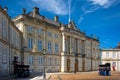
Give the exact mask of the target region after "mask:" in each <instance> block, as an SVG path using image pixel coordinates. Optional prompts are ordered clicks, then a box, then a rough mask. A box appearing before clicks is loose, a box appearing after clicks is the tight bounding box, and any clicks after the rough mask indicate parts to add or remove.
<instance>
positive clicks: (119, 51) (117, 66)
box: [101, 45, 120, 71]
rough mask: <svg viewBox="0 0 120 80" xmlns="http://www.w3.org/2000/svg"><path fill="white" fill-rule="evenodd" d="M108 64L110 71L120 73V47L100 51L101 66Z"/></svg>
mask: <svg viewBox="0 0 120 80" xmlns="http://www.w3.org/2000/svg"><path fill="white" fill-rule="evenodd" d="M105 63H110V64H111V70H112V71H120V45H118V46H117V47H116V48H114V49H112V48H110V49H101V64H105Z"/></svg>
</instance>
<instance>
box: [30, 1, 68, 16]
mask: <svg viewBox="0 0 120 80" xmlns="http://www.w3.org/2000/svg"><path fill="white" fill-rule="evenodd" d="M32 1H33V2H34V3H36V4H37V5H38V6H39V7H40V8H41V9H42V10H46V11H49V12H52V13H54V14H58V15H67V14H68V3H65V1H64V0H32Z"/></svg>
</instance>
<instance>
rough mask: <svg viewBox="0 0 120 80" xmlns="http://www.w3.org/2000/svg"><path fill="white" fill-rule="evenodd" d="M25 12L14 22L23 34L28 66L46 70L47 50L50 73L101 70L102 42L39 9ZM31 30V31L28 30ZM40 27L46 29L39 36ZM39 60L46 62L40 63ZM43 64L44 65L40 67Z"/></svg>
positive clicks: (71, 23) (48, 70) (32, 68)
mask: <svg viewBox="0 0 120 80" xmlns="http://www.w3.org/2000/svg"><path fill="white" fill-rule="evenodd" d="M25 12H26V11H25V9H24V11H23V14H22V15H19V16H18V17H16V18H14V22H15V24H16V26H17V27H18V29H19V30H20V31H22V33H23V39H24V42H23V43H24V46H26V48H25V49H24V64H28V65H30V68H31V70H33V71H38V72H40V71H41V72H42V71H43V51H42V50H43V49H46V71H47V72H73V71H91V70H97V68H98V65H99V62H100V58H99V40H97V39H95V38H91V37H87V36H86V35H85V33H83V32H81V31H80V30H77V29H76V26H75V24H74V22H72V21H71V22H70V23H69V24H68V25H64V24H62V23H60V22H59V20H58V16H55V19H54V21H53V20H50V19H48V18H46V17H45V16H41V15H40V13H39V9H38V8H37V7H35V8H34V9H33V11H31V12H30V13H28V14H26V13H25ZM28 27H31V28H30V29H27V28H28ZM39 28H40V29H42V32H41V34H39V33H37V31H38V30H39ZM28 30H29V31H28ZM29 37H30V38H31V43H32V45H31V46H32V47H31V49H29V46H30V45H29V43H30V42H28V39H29ZM39 39H40V40H41V41H42V46H41V49H40V50H38V44H39V43H38V42H37V41H38V40H39ZM55 44H56V48H55V46H54V45H55ZM56 49H58V50H57V52H56V51H55V50H56ZM30 56H32V57H31V60H30V59H29V57H30ZM39 57H41V58H42V59H41V60H39ZM30 61H31V63H29V62H30ZM39 62H41V63H42V64H41V65H39Z"/></svg>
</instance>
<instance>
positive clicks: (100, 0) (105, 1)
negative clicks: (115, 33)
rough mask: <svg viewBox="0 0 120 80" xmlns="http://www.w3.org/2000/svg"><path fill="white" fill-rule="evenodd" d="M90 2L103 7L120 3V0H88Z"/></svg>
mask: <svg viewBox="0 0 120 80" xmlns="http://www.w3.org/2000/svg"><path fill="white" fill-rule="evenodd" d="M88 2H90V3H92V4H93V5H99V6H101V7H103V8H109V7H111V6H114V5H117V4H116V3H120V1H119V0H88Z"/></svg>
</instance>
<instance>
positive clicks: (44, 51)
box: [43, 49, 46, 80]
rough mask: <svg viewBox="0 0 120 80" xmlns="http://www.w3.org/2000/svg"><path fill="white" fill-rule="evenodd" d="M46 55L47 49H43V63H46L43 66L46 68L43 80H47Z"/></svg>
mask: <svg viewBox="0 0 120 80" xmlns="http://www.w3.org/2000/svg"><path fill="white" fill-rule="evenodd" d="M45 55H46V49H43V59H44V60H43V61H44V62H43V63H44V65H43V66H44V73H43V79H44V80H46V73H45V72H46V71H45V65H46V61H45Z"/></svg>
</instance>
